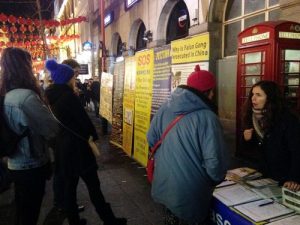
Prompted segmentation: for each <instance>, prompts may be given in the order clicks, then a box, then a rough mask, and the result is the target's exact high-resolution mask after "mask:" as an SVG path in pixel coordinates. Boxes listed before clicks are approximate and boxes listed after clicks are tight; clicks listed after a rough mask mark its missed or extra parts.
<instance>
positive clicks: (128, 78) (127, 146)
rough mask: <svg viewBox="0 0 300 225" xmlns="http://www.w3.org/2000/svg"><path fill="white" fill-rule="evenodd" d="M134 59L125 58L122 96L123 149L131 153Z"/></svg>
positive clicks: (128, 153)
mask: <svg viewBox="0 0 300 225" xmlns="http://www.w3.org/2000/svg"><path fill="white" fill-rule="evenodd" d="M135 77H136V60H135V57H134V56H132V57H127V58H125V77H124V96H123V150H124V151H125V152H126V153H127V155H129V156H131V153H132V136H133V119H134V94H135Z"/></svg>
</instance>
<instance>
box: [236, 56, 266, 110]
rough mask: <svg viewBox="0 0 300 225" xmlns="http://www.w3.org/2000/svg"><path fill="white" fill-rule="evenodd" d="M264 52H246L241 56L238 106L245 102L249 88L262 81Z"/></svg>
mask: <svg viewBox="0 0 300 225" xmlns="http://www.w3.org/2000/svg"><path fill="white" fill-rule="evenodd" d="M265 61H266V51H257V52H247V53H242V54H241V61H240V67H241V74H240V76H241V77H240V79H241V80H240V87H239V88H240V89H241V92H240V96H239V97H240V104H241V105H243V103H244V102H245V101H246V98H247V97H248V95H249V91H250V89H251V87H252V86H253V85H254V84H255V83H257V82H258V81H260V80H262V78H263V76H264V74H265V64H266V62H265Z"/></svg>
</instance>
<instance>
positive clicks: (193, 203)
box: [147, 65, 229, 225]
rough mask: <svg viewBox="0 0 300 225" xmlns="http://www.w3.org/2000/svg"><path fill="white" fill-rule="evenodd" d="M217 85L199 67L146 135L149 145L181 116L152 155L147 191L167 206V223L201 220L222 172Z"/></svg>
mask: <svg viewBox="0 0 300 225" xmlns="http://www.w3.org/2000/svg"><path fill="white" fill-rule="evenodd" d="M215 86H216V80H215V77H214V75H213V74H212V73H210V72H208V71H205V70H200V67H199V65H197V66H196V67H195V71H194V72H193V73H191V74H190V76H189V77H188V80H187V85H180V86H178V87H177V89H176V90H175V91H174V92H173V93H172V95H171V98H170V99H169V100H168V101H167V102H165V103H164V104H163V105H162V106H161V107H160V109H159V110H158V112H157V113H156V115H155V116H154V117H153V120H152V121H151V126H150V129H149V131H148V134H147V138H148V142H149V145H150V147H153V146H154V145H155V143H156V142H157V141H158V140H159V139H160V138H161V135H162V134H163V132H164V130H165V129H166V128H167V126H168V125H169V124H170V123H171V122H172V121H173V120H174V119H175V118H176V117H177V116H178V115H181V114H185V116H184V117H183V118H182V119H181V120H180V121H179V122H178V123H177V124H176V125H175V126H174V127H173V128H172V129H171V130H170V131H169V132H168V134H167V136H166V137H165V139H164V140H163V142H162V144H161V146H160V147H159V149H158V150H157V152H156V153H155V155H154V158H155V170H154V179H153V182H152V190H151V192H152V193H151V194H152V197H153V199H154V200H155V201H157V202H159V203H161V204H163V205H164V206H165V207H166V209H167V210H166V212H167V213H166V223H165V224H168V225H171V224H203V223H204V222H205V221H206V220H207V217H208V214H209V208H210V201H211V198H212V193H213V190H214V187H215V186H216V185H217V184H218V183H220V182H221V181H222V180H223V179H224V177H225V175H226V171H227V166H228V158H229V154H228V152H227V150H226V146H225V142H224V136H223V130H222V127H221V124H220V121H219V119H218V117H217V114H216V113H217V112H216V111H217V110H216V107H215V106H214V104H213V103H212V98H213V94H214V92H213V90H214V88H215Z"/></svg>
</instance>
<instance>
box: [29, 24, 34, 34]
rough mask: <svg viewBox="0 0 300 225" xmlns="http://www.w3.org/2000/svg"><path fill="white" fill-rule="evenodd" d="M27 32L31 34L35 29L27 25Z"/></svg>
mask: <svg viewBox="0 0 300 225" xmlns="http://www.w3.org/2000/svg"><path fill="white" fill-rule="evenodd" d="M28 30H29V32H31V33H32V32H33V31H34V30H35V28H34V26H32V25H28Z"/></svg>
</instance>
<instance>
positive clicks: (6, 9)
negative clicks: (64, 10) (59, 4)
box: [0, 0, 54, 19]
mask: <svg viewBox="0 0 300 225" xmlns="http://www.w3.org/2000/svg"><path fill="white" fill-rule="evenodd" d="M39 1H40V4H41V7H42V19H51V18H52V12H53V2H54V0H39ZM0 13H4V14H6V15H14V16H15V17H19V16H21V17H25V18H31V19H37V18H38V13H37V7H36V0H0Z"/></svg>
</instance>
